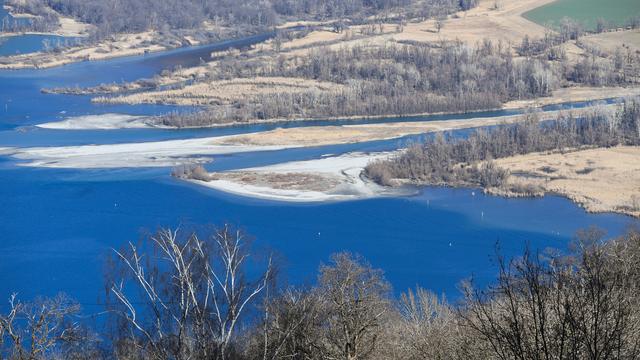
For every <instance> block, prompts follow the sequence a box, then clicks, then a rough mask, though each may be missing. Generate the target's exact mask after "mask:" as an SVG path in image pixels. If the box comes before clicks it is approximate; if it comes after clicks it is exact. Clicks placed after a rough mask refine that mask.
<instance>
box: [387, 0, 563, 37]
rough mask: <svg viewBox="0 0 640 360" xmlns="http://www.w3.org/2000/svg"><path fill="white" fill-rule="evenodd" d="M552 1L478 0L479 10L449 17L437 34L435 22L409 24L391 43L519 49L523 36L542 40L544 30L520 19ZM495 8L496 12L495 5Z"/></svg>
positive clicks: (475, 9)
mask: <svg viewBox="0 0 640 360" xmlns="http://www.w3.org/2000/svg"><path fill="white" fill-rule="evenodd" d="M551 1H553V0H481V1H480V4H479V5H478V7H476V8H473V9H471V10H469V11H467V12H466V13H465V12H460V13H458V14H456V16H450V17H449V19H447V20H445V21H444V27H443V28H442V29H441V31H440V32H437V31H436V22H435V20H428V21H425V22H420V23H410V24H408V25H407V26H406V27H405V28H404V31H403V32H402V33H399V34H394V35H392V36H391V37H392V38H393V39H394V40H410V41H419V42H436V41H440V40H461V41H463V42H467V43H469V44H475V43H477V42H481V41H483V40H484V39H491V40H492V41H494V42H497V41H502V42H503V43H505V44H507V43H510V44H512V45H519V44H520V42H521V41H522V39H523V38H524V37H525V35H529V37H532V38H537V37H543V36H544V33H545V31H547V29H546V28H544V27H543V26H540V25H538V24H535V23H533V22H531V21H529V20H527V19H525V18H523V17H522V14H523V13H525V12H526V11H528V10H531V9H534V8H536V7H539V6H542V5H544V4H547V3H549V2H551ZM496 4H498V8H497V9H496V8H495V5H496Z"/></svg>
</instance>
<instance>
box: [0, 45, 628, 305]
mask: <svg viewBox="0 0 640 360" xmlns="http://www.w3.org/2000/svg"><path fill="white" fill-rule="evenodd" d="M261 39H263V38H261V37H253V38H249V39H243V40H241V41H238V42H225V43H223V44H217V45H214V46H205V47H199V48H189V49H178V50H174V51H170V52H166V53H162V54H153V55H147V56H139V57H132V58H126V59H118V60H112V61H103V62H90V63H89V62H85V63H78V64H73V65H69V66H64V67H60V68H55V69H48V70H38V71H36V70H25V71H14V72H11V71H4V72H0V106H2V108H0V147H3V146H53V145H70V144H87V143H116V142H130V141H151V140H162V139H175V138H189V137H198V136H213V135H222V134H230V133H241V132H249V131H257V130H264V129H270V128H273V127H275V126H282V124H280V125H276V124H269V125H259V126H244V127H234V128H223V129H207V130H183V131H176V130H157V129H156V130H153V129H146V130H140V129H137V130H114V131H55V130H43V129H33V128H31V127H30V126H31V125H34V124H37V123H40V122H45V121H53V120H58V119H62V118H64V117H66V116H76V115H85V114H100V113H110V112H121V113H128V114H157V113H162V112H166V111H171V110H175V108H172V107H163V106H112V105H109V106H96V105H93V104H91V103H90V101H89V100H90V99H89V98H88V97H84V96H67V95H44V94H42V93H40V89H41V88H43V87H51V86H73V85H76V84H78V85H80V86H87V85H95V84H98V83H102V82H119V81H127V80H133V79H136V78H140V77H149V76H153V74H155V73H157V72H159V71H161V70H162V69H164V68H169V67H172V66H175V65H177V64H184V65H189V64H193V63H195V62H196V61H199V58H200V57H202V56H206V54H207V53H210V51H211V49H221V48H225V47H229V46H244V45H246V44H249V43H251V42H255V41H260V40H261ZM575 105H576V106H580V105H581V104H575ZM510 113H512V112H486V113H482V114H471V115H455V116H451V115H447V116H445V115H443V116H432V117H414V118H401V119H387V120H390V121H398V120H402V119H405V120H421V119H427V120H428V119H432V120H440V119H444V118H456V119H459V120H460V121H464V119H465V118H469V117H477V116H494V115H496V114H510ZM362 121H363V122H364V121H368V122H375V121H383V120H362ZM311 124H319V123H318V122H298V123H291V124H287V125H286V126H306V125H311ZM412 139H415V137H411V138H407V139H401V140H392V141H379V142H369V143H364V144H350V145H338V146H326V147H317V148H308V149H291V150H284V151H273V152H261V153H246V154H233V155H227V156H221V157H218V158H216V161H215V162H214V163H213V164H211V165H209V167H210V168H211V169H216V170H224V169H234V168H242V167H248V166H259V165H265V164H271V163H277V162H281V161H290V160H304V159H313V158H318V157H321V156H323V155H326V154H341V153H345V152H349V151H380V150H391V149H396V148H398V147H401V146H403V145H405V144H406V141H409V140H412ZM169 171H170V170H169V169H115V170H56V169H33V168H25V167H20V166H17V164H16V162H15V161H14V160H11V159H8V158H2V157H0V199H1V200H2V206H0V234H2V238H0V274H1V275H0V276H1V277H0V299H2V298H6V297H7V296H8V295H9V294H10V293H11V292H14V291H17V292H19V293H20V294H21V296H22V297H25V298H29V297H32V296H35V295H36V294H44V295H51V294H54V293H56V292H58V291H65V292H67V293H69V294H70V295H71V296H73V297H75V298H77V299H79V300H80V302H81V303H83V304H85V305H86V306H87V307H89V308H92V307H95V306H94V305H92V304H96V303H98V302H99V299H100V296H101V294H103V293H104V290H103V288H102V271H103V268H102V266H103V260H104V258H105V256H107V255H108V254H110V253H111V249H112V248H120V247H122V246H124V245H125V244H126V243H127V241H136V240H138V239H139V238H140V237H141V236H143V235H144V234H145V233H147V232H148V231H152V230H154V229H157V227H159V226H176V225H178V224H186V225H188V224H203V223H217V224H220V223H222V222H224V221H229V222H232V223H235V224H240V225H242V226H243V227H244V228H245V229H246V230H247V231H248V232H249V233H251V234H252V235H254V236H255V237H256V239H257V240H256V244H255V245H256V246H257V247H259V248H261V249H263V250H270V251H274V252H276V253H278V254H280V255H282V256H281V258H282V259H284V260H283V266H284V267H283V274H284V275H285V276H286V277H287V278H288V281H291V282H295V283H301V282H306V281H313V280H314V277H315V273H316V270H317V268H318V266H319V264H320V263H321V262H323V261H327V260H328V257H329V255H330V254H331V253H333V252H337V251H344V250H347V251H352V252H357V253H360V254H362V255H364V256H365V257H366V258H367V259H368V260H369V261H370V262H371V263H372V264H373V265H374V266H376V267H380V268H382V269H384V270H385V272H386V275H387V277H388V279H389V280H390V281H391V282H392V283H393V285H394V287H395V289H396V290H397V291H403V290H406V289H407V288H409V287H413V286H416V285H420V286H424V287H427V288H429V289H432V290H434V291H437V292H446V293H447V294H449V296H452V297H455V296H456V294H457V291H456V285H457V283H458V282H459V281H460V280H462V279H464V278H467V277H469V276H474V277H475V278H477V280H478V281H479V282H480V283H482V284H486V283H487V282H488V281H489V280H490V279H492V277H493V276H494V275H495V267H494V266H492V262H491V257H492V255H493V254H494V249H495V245H496V243H497V242H499V244H500V248H501V251H502V253H503V254H505V255H508V256H512V255H516V254H519V253H520V252H521V250H522V248H523V247H524V246H525V244H527V243H529V244H530V245H531V246H532V247H533V248H536V249H543V248H545V247H556V248H565V247H566V245H567V243H568V241H569V240H570V239H571V237H572V235H573V234H574V232H575V231H576V230H578V229H580V228H584V227H587V226H589V225H597V226H599V227H602V228H604V229H606V230H607V231H608V233H609V235H611V236H615V235H618V234H621V233H622V232H623V231H624V229H625V228H626V227H627V226H629V225H631V224H638V221H637V220H633V219H631V218H629V217H625V216H621V215H614V214H599V215H593V214H587V213H586V212H584V211H583V210H582V209H580V208H579V207H578V206H576V205H574V204H572V203H571V202H570V201H568V200H566V199H563V198H559V197H554V196H548V197H544V198H539V199H504V198H499V197H492V196H485V195H482V194H481V192H479V191H477V190H475V191H474V190H472V189H447V188H424V189H421V190H419V192H418V193H417V194H416V195H414V196H410V197H404V198H380V199H372V200H362V201H351V202H340V203H327V204H313V205H308V204H288V203H278V202H269V201H263V200H255V199H247V198H242V197H238V196H233V195H228V194H224V193H220V192H217V191H214V190H210V189H203V188H200V187H197V186H194V185H190V184H183V183H180V182H178V181H176V180H174V179H172V178H170V176H169V175H168V174H169ZM473 194H475V195H473ZM0 306H2V305H0Z"/></svg>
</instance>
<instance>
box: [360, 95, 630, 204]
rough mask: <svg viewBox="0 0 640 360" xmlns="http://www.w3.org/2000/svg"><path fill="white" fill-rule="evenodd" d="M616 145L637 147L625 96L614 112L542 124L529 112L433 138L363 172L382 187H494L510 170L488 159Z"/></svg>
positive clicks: (628, 105)
mask: <svg viewBox="0 0 640 360" xmlns="http://www.w3.org/2000/svg"><path fill="white" fill-rule="evenodd" d="M620 144H624V145H640V99H637V98H636V99H628V100H625V101H624V102H623V103H622V104H621V105H620V107H619V108H618V110H617V111H616V112H615V113H612V112H611V111H608V110H606V109H596V110H594V111H592V112H589V113H586V114H584V115H583V116H581V117H578V118H575V117H574V116H573V115H572V114H568V115H561V116H559V118H558V119H556V120H551V121H546V122H543V123H540V122H539V120H538V118H537V116H536V114H535V113H532V114H528V115H527V116H526V117H525V119H524V120H523V121H521V122H519V123H516V124H510V125H503V126H499V127H496V128H493V129H489V130H485V129H479V130H476V131H475V132H473V133H472V134H471V135H470V136H468V137H466V138H460V137H444V136H441V135H440V136H436V137H433V138H430V139H428V140H427V141H425V142H424V143H423V144H415V145H413V146H411V147H409V148H408V149H407V150H406V151H405V152H403V153H402V154H401V155H399V156H397V157H395V158H393V159H390V160H383V161H378V162H375V163H372V164H370V165H369V166H367V168H366V170H365V173H366V175H367V176H368V177H370V178H371V179H374V180H375V181H377V182H379V183H381V184H385V185H390V184H392V183H394V182H395V181H396V180H397V179H402V180H410V181H413V182H419V183H428V184H435V185H463V186H469V185H471V186H482V187H487V188H489V187H499V186H501V185H503V184H504V183H505V180H506V179H507V178H508V176H509V174H508V173H507V172H506V171H504V170H502V169H500V168H498V167H496V166H495V165H494V164H493V163H492V162H491V161H490V160H492V159H498V158H503V157H508V156H513V155H518V154H527V153H531V152H541V151H558V150H566V149H575V148H580V147H585V146H588V147H609V146H615V145H620ZM479 164H482V165H479ZM514 190H517V189H514ZM521 190H522V191H524V192H530V191H531V189H521Z"/></svg>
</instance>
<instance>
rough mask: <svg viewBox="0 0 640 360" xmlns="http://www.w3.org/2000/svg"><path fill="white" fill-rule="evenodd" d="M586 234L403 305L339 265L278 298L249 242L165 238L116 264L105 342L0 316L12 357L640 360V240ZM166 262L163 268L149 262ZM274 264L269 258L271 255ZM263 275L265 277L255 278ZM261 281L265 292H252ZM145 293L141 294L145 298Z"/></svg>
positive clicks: (27, 308) (347, 261)
mask: <svg viewBox="0 0 640 360" xmlns="http://www.w3.org/2000/svg"><path fill="white" fill-rule="evenodd" d="M603 240H604V235H603V233H602V232H601V231H599V230H597V229H588V230H583V231H580V232H579V233H578V234H577V235H576V237H575V240H574V241H573V242H572V244H571V246H570V247H569V250H568V251H557V250H547V251H545V252H544V253H534V252H531V251H528V250H527V251H525V252H524V254H523V256H521V257H518V258H514V259H512V260H506V259H504V258H502V257H500V256H499V254H498V257H497V265H498V269H497V272H498V276H497V279H496V280H495V282H494V283H493V285H490V286H489V287H487V288H485V289H481V288H478V287H476V286H474V284H473V282H472V281H467V282H464V283H463V284H462V285H461V289H462V293H463V296H462V298H461V299H460V300H459V301H458V302H457V303H456V304H450V303H448V302H447V301H446V298H445V297H444V295H443V296H437V295H435V294H433V293H431V292H429V291H427V290H424V289H421V288H418V289H415V290H408V291H407V292H405V293H403V294H401V295H400V296H399V297H396V296H394V295H393V292H392V291H391V286H390V284H389V283H388V282H387V281H386V279H385V277H384V274H383V272H382V271H381V270H379V269H375V268H373V267H372V266H371V265H370V264H369V263H367V262H366V260H364V259H363V258H361V257H359V256H357V255H353V254H350V253H338V254H335V255H333V256H332V257H331V259H330V262H329V263H327V264H325V265H322V266H320V269H319V271H318V278H317V282H316V283H315V284H314V285H312V286H302V287H299V286H298V287H296V286H278V284H277V282H276V281H275V280H276V276H275V274H276V272H275V270H274V267H273V265H272V262H271V261H270V260H267V261H266V262H263V263H262V265H249V264H248V262H247V261H248V259H250V258H255V256H256V254H255V253H251V250H250V247H249V245H248V242H247V240H246V237H245V236H244V234H243V233H242V232H239V231H237V230H235V229H233V228H231V227H229V226H224V227H222V228H219V229H213V230H211V231H209V232H207V233H205V234H204V235H196V234H193V233H188V232H185V231H178V230H161V231H159V232H158V233H157V234H156V235H154V236H152V237H151V238H150V239H148V240H147V242H144V243H141V244H137V245H133V244H132V245H131V246H130V247H129V248H128V249H127V250H125V249H123V250H121V251H118V252H116V256H115V257H114V259H113V262H112V265H111V267H110V269H112V270H110V271H108V274H109V275H108V277H107V289H109V291H110V294H111V295H112V296H113V297H114V298H113V301H112V302H110V303H108V305H107V307H108V310H109V311H107V312H106V313H107V314H111V316H112V317H111V318H110V320H108V323H109V326H107V327H106V329H105V330H100V331H98V332H95V331H92V330H91V328H90V327H88V326H87V325H85V324H83V323H82V322H80V321H78V317H77V316H78V314H79V313H80V307H79V305H78V304H77V303H76V302H74V301H73V300H71V299H68V298H67V297H64V296H62V295H60V296H58V297H55V298H51V299H46V298H42V299H36V300H34V301H33V302H21V301H19V300H18V299H17V297H16V296H12V297H11V298H10V302H9V309H8V311H5V312H1V313H0V355H1V356H2V357H3V358H8V359H58V358H65V359H108V358H117V359H243V360H244V359H247V360H252V359H263V360H264V359H344V360H362V359H403V360H404V359H460V360H467V359H468V360H471V359H501V360H502V359H505V360H506V359H634V358H637V357H638V356H640V322H639V321H638V320H639V316H640V302H639V301H638V297H637V292H638V290H640V288H639V287H640V270H639V269H640V266H639V265H640V264H638V258H639V255H640V233H639V232H638V231H637V230H633V229H632V230H630V231H629V232H628V233H627V234H626V235H624V236H622V237H620V238H616V239H610V240H607V241H603ZM151 254H154V256H151ZM267 258H268V257H267ZM260 268H261V269H262V270H261V271H257V269H260ZM249 274H253V275H254V276H253V279H254V281H250V280H249V279H250V278H251V277H250V276H249ZM136 294H138V295H136Z"/></svg>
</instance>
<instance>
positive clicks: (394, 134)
mask: <svg viewBox="0 0 640 360" xmlns="http://www.w3.org/2000/svg"><path fill="white" fill-rule="evenodd" d="M582 111H590V109H580V110H574V111H573V113H574V114H575V115H578V114H579V113H580V112H582ZM558 114H559V112H558V111H550V112H545V113H541V114H540V115H539V116H540V119H541V120H546V119H553V118H556V117H557V116H558ZM522 119H523V116H522V115H514V116H502V117H492V118H473V119H466V120H442V121H416V122H395V123H394V122H391V123H381V124H359V125H341V126H306V127H297V128H286V129H282V128H279V129H275V130H271V131H264V132H257V133H251V134H245V135H234V136H226V137H224V138H221V140H217V141H216V142H215V144H214V145H254V146H262V145H264V146H269V145H274V146H280V145H283V146H321V145H333V144H348V143H358V142H364V141H374V140H387V139H395V138H400V137H403V136H408V135H417V134H425V133H431V132H439V131H450V130H458V129H467V128H474V127H481V126H491V125H498V124H506V123H513V122H516V121H520V120H522Z"/></svg>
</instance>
